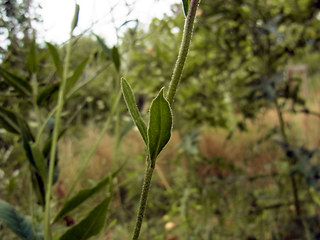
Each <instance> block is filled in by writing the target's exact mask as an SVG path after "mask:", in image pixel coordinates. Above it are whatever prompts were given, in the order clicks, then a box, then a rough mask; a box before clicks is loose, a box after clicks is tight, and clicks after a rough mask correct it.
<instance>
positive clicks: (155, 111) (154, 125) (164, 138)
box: [148, 88, 172, 165]
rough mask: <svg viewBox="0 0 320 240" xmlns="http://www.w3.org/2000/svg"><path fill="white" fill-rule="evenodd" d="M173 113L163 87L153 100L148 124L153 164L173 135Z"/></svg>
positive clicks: (149, 148) (150, 153)
mask: <svg viewBox="0 0 320 240" xmlns="http://www.w3.org/2000/svg"><path fill="white" fill-rule="evenodd" d="M171 128H172V113H171V108H170V105H169V102H168V101H167V100H166V99H165V98H164V96H163V88H162V89H161V90H160V92H159V94H158V96H157V97H156V98H155V99H154V100H153V101H152V103H151V107H150V120H149V126H148V150H149V157H150V160H151V163H152V165H154V164H155V161H156V158H157V156H158V155H159V153H160V152H161V150H162V149H163V148H164V146H165V145H166V144H167V142H168V141H169V139H170V137H171Z"/></svg>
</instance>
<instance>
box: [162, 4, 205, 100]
mask: <svg viewBox="0 0 320 240" xmlns="http://www.w3.org/2000/svg"><path fill="white" fill-rule="evenodd" d="M198 4H199V0H191V2H190V8H189V10H188V15H187V18H186V20H185V24H184V29H183V36H182V41H181V46H180V50H179V55H178V58H177V62H176V65H175V67H174V70H173V74H172V78H171V82H170V86H169V90H168V94H167V100H168V102H169V103H170V105H171V104H172V102H173V99H174V96H175V94H176V91H177V87H178V85H179V82H180V79H181V75H182V70H183V67H184V64H185V62H186V59H187V55H188V51H189V47H190V43H191V38H192V31H193V24H194V19H195V16H196V12H197V8H198Z"/></svg>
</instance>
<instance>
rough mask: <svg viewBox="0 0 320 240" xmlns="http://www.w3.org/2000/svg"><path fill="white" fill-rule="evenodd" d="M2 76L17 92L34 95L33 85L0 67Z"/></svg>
mask: <svg viewBox="0 0 320 240" xmlns="http://www.w3.org/2000/svg"><path fill="white" fill-rule="evenodd" d="M0 76H1V77H3V80H4V82H5V83H7V84H8V85H10V86H11V87H13V88H14V89H15V90H16V91H17V92H19V93H21V94H24V95H27V96H30V95H31V94H32V88H31V85H30V84H29V83H28V82H27V81H26V80H23V79H22V78H20V77H18V76H16V75H14V74H12V73H10V72H8V71H7V70H5V69H4V68H2V67H0Z"/></svg>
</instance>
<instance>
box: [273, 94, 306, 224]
mask: <svg viewBox="0 0 320 240" xmlns="http://www.w3.org/2000/svg"><path fill="white" fill-rule="evenodd" d="M274 104H275V107H276V110H277V114H278V118H279V122H280V130H281V135H282V138H283V141H284V142H285V143H286V144H287V145H288V146H289V141H288V137H287V134H286V131H285V123H284V120H283V116H282V112H281V109H280V106H279V103H278V101H277V99H275V100H274ZM290 164H295V160H294V161H290ZM290 181H291V185H292V191H293V199H294V206H295V212H296V215H297V218H298V219H299V220H301V211H300V202H299V195H298V186H297V181H296V178H295V175H294V174H291V175H290Z"/></svg>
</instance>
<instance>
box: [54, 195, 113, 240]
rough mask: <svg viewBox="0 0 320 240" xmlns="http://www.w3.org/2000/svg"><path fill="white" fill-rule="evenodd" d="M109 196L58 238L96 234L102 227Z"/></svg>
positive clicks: (66, 239)
mask: <svg viewBox="0 0 320 240" xmlns="http://www.w3.org/2000/svg"><path fill="white" fill-rule="evenodd" d="M110 199H111V196H108V197H106V198H105V199H104V200H103V201H102V202H101V203H100V204H99V205H97V206H96V207H95V208H94V209H93V210H92V211H91V212H90V213H89V214H88V216H87V217H86V218H84V219H83V220H82V221H81V222H79V223H78V224H77V225H75V226H73V227H72V228H71V229H69V230H68V231H67V232H65V233H64V234H63V235H62V236H61V237H60V238H59V239H60V240H85V239H88V238H90V237H92V236H94V235H97V234H98V233H99V232H100V231H101V230H102V229H103V227H104V225H105V221H106V217H107V213H108V208H109V203H110Z"/></svg>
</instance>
